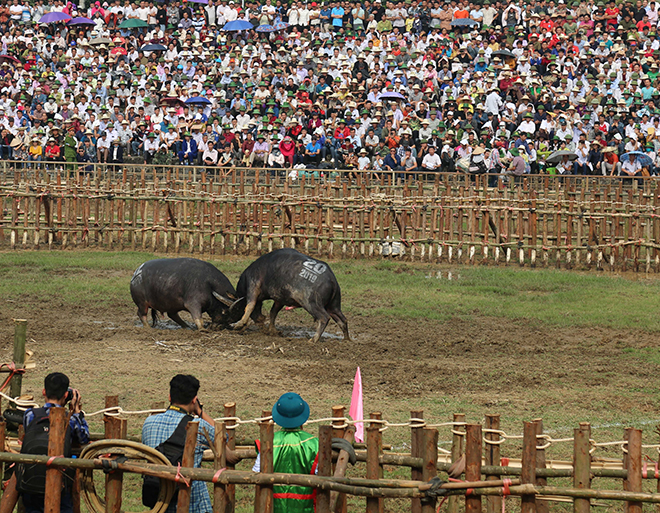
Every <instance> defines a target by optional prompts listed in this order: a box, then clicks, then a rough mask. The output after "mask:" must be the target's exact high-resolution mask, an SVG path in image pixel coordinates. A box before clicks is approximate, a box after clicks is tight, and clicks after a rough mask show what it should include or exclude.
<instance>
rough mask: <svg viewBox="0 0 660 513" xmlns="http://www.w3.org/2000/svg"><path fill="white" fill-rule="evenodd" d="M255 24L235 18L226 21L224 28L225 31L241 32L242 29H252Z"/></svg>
mask: <svg viewBox="0 0 660 513" xmlns="http://www.w3.org/2000/svg"><path fill="white" fill-rule="evenodd" d="M253 28H254V25H252V23H250V22H249V21H245V20H234V21H230V22H229V23H226V24H225V26H224V27H222V30H224V31H225V32H240V31H241V30H252V29H253Z"/></svg>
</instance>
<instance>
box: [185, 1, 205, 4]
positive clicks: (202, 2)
mask: <svg viewBox="0 0 660 513" xmlns="http://www.w3.org/2000/svg"><path fill="white" fill-rule="evenodd" d="M188 1H189V2H190V3H191V4H208V3H209V0H188Z"/></svg>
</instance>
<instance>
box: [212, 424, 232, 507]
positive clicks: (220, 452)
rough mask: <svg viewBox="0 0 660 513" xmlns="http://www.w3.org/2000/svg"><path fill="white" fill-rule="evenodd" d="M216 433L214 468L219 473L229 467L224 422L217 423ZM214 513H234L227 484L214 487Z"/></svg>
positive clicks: (216, 484)
mask: <svg viewBox="0 0 660 513" xmlns="http://www.w3.org/2000/svg"><path fill="white" fill-rule="evenodd" d="M214 431H215V440H214V442H215V444H214V445H215V454H216V457H215V458H214V459H213V468H214V469H215V470H216V471H218V470H220V469H223V468H226V467H227V451H226V450H225V448H226V445H225V440H226V438H227V427H226V426H225V423H224V422H216V423H215V430H214ZM213 513H232V510H231V504H230V503H229V498H228V497H227V485H225V484H222V483H215V484H214V485H213Z"/></svg>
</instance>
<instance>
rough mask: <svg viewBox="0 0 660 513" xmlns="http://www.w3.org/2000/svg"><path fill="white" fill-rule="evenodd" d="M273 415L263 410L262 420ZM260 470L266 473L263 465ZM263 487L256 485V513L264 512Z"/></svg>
mask: <svg viewBox="0 0 660 513" xmlns="http://www.w3.org/2000/svg"><path fill="white" fill-rule="evenodd" d="M271 414H272V412H270V411H268V410H261V417H262V418H267V417H269V416H270V415H271ZM261 424H263V422H260V423H259V426H261ZM260 430H261V427H260ZM259 436H260V438H261V431H260V432H259ZM259 452H260V453H261V449H259ZM266 457H268V456H266ZM271 460H272V457H271ZM260 468H261V471H262V472H266V471H265V470H264V468H265V467H264V466H263V465H262V466H261V467H260ZM261 486H262V485H256V486H255V487H254V513H262V511H263V510H262V508H261V498H262V497H261Z"/></svg>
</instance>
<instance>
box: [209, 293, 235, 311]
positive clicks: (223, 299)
mask: <svg viewBox="0 0 660 513" xmlns="http://www.w3.org/2000/svg"><path fill="white" fill-rule="evenodd" d="M213 297H215V298H216V299H217V300H218V301H220V302H221V303H222V304H223V305H225V306H228V307H229V308H231V307H232V306H233V305H234V301H232V300H231V299H227V298H226V297H225V296H222V295H220V294H218V293H217V292H216V291H215V290H214V291H213Z"/></svg>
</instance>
